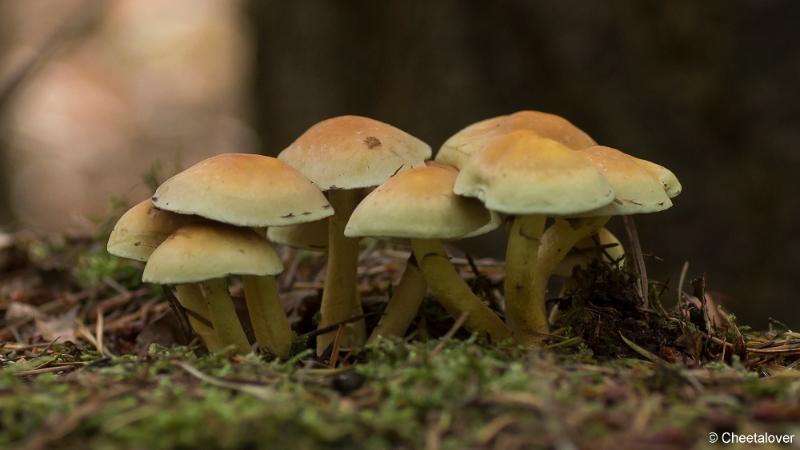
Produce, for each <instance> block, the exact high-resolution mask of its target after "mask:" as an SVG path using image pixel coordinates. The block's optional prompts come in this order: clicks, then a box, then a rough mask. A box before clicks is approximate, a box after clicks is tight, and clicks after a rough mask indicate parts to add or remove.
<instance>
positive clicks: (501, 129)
mask: <svg viewBox="0 0 800 450" xmlns="http://www.w3.org/2000/svg"><path fill="white" fill-rule="evenodd" d="M515 130H530V131H533V132H535V133H536V134H538V135H539V136H541V137H543V138H548V139H552V140H554V141H557V142H560V143H561V144H563V145H565V146H566V147H569V148H571V149H573V150H578V149H581V148H586V147H591V146H593V145H597V143H596V142H595V141H594V139H592V138H591V137H590V136H589V135H588V134H586V133H585V132H583V130H581V129H580V128H578V127H576V126H575V125H573V124H572V123H570V122H569V121H568V120H567V119H565V118H563V117H561V116H557V115H555V114H549V113H544V112H540V111H518V112H515V113H513V114H509V115H505V116H497V117H492V118H490V119H485V120H482V121H480V122H477V123H473V124H472V125H469V126H467V127H466V128H464V129H462V130H461V131H459V132H458V133H456V134H454V135H453V136H451V137H450V138H449V139H447V141H445V143H444V144H442V147H441V148H440V149H439V152H438V153H437V154H436V160H437V161H439V162H441V163H444V164H449V165H451V166H453V167H456V168H459V169H460V168H461V167H462V166H463V165H464V163H465V162H466V161H467V160H468V159H469V158H470V157H471V156H472V155H473V154H475V152H477V151H478V150H480V149H481V148H483V147H485V146H486V145H487V144H488V143H489V141H491V139H494V138H497V137H499V136H502V135H504V134H507V133H510V132H512V131H515Z"/></svg>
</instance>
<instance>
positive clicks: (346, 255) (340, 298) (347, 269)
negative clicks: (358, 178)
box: [317, 189, 366, 354]
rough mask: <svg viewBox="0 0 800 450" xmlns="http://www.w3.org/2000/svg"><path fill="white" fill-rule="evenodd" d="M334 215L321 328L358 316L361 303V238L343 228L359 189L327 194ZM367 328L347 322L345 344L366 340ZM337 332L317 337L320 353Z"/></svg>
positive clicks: (360, 323)
mask: <svg viewBox="0 0 800 450" xmlns="http://www.w3.org/2000/svg"><path fill="white" fill-rule="evenodd" d="M328 200H329V201H330V203H331V206H333V210H334V211H335V214H334V215H333V216H331V217H330V218H329V219H328V220H330V222H329V223H328V265H327V268H326V272H325V286H324V288H323V291H322V305H321V306H320V323H319V327H320V328H325V327H327V326H330V325H333V324H336V323H340V322H343V321H345V320H347V319H350V318H351V317H355V316H359V315H361V314H362V312H361V302H360V300H359V299H358V296H357V291H356V275H357V270H358V239H357V238H349V237H345V235H344V229H345V226H346V225H347V221H348V220H350V215H351V214H352V213H353V210H354V209H355V207H356V205H357V204H358V190H356V189H341V190H332V191H329V193H328ZM365 336H366V328H365V325H364V321H363V320H359V321H356V322H353V323H350V324H348V325H345V335H344V339H345V340H344V341H343V342H344V343H345V345H348V346H358V345H361V344H363V343H364V338H365ZM335 337H336V332H330V333H326V334H322V335H320V336H318V337H317V354H322V353H323V352H324V351H325V349H326V348H327V347H328V346H329V345H330V344H331V343H332V342H333V340H334V338H335Z"/></svg>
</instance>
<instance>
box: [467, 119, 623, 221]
mask: <svg viewBox="0 0 800 450" xmlns="http://www.w3.org/2000/svg"><path fill="white" fill-rule="evenodd" d="M453 189H454V192H455V193H456V194H458V195H464V196H468V197H476V198H478V199H480V200H482V201H483V202H484V204H485V205H486V207H487V208H489V209H491V210H493V211H498V212H501V213H505V214H542V215H548V216H564V215H573V214H576V213H582V212H586V211H591V210H594V209H597V208H600V207H602V206H605V205H607V204H609V203H611V202H612V201H613V199H614V191H613V189H611V186H609V184H608V182H607V181H606V179H605V177H603V175H602V174H601V173H600V171H599V170H598V169H597V168H596V167H595V165H594V164H592V162H591V161H590V160H589V159H587V158H586V157H585V156H584V155H582V154H581V153H580V152H576V151H573V150H571V149H569V148H568V147H566V146H564V145H563V144H560V143H558V142H556V141H554V140H552V139H546V138H542V137H541V136H539V135H538V134H536V133H535V132H532V131H528V130H519V131H513V132H511V133H508V134H506V135H504V136H501V137H499V138H496V139H494V140H492V141H491V143H489V144H488V145H487V147H486V148H484V149H482V150H481V151H480V152H478V153H476V154H475V155H473V157H472V158H470V159H469V160H468V161H467V162H466V163H465V165H464V167H463V169H462V170H461V172H460V173H459V175H458V178H457V179H456V183H455V186H454V188H453Z"/></svg>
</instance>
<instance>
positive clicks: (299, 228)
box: [267, 219, 328, 251]
mask: <svg viewBox="0 0 800 450" xmlns="http://www.w3.org/2000/svg"><path fill="white" fill-rule="evenodd" d="M267 239H269V240H270V241H272V242H274V243H276V244H281V245H288V246H289V247H294V248H301V249H303V250H317V251H325V250H327V248H328V221H327V220H326V219H323V220H316V221H314V222H306V223H298V224H296V225H287V226H284V227H269V229H268V230H267Z"/></svg>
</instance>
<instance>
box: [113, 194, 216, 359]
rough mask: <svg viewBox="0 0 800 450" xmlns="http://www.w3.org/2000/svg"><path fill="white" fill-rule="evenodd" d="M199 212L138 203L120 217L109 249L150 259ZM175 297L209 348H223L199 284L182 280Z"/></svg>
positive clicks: (191, 324)
mask: <svg viewBox="0 0 800 450" xmlns="http://www.w3.org/2000/svg"><path fill="white" fill-rule="evenodd" d="M201 220H202V219H201V218H199V217H197V216H186V215H181V214H175V213H171V212H168V211H161V210H159V209H157V208H156V207H155V206H153V203H152V202H151V201H150V199H147V200H144V201H142V202H140V203H138V204H137V205H136V206H134V207H133V208H131V209H129V210H128V211H127V212H126V213H125V214H123V215H122V217H120V219H119V220H118V221H117V223H116V225H114V229H113V230H112V231H111V236H109V238H108V245H107V249H108V253H110V254H112V255H114V256H119V257H122V258H128V259H133V260H136V261H142V262H146V261H147V260H148V259H149V258H150V255H151V254H152V253H153V251H154V250H155V249H156V248H157V247H158V246H159V245H161V243H162V242H164V240H165V239H167V238H168V237H169V235H171V234H172V233H174V232H175V230H177V229H178V228H180V227H182V226H184V225H187V224H190V223H194V222H198V221H201ZM175 298H177V299H178V302H179V303H180V304H181V306H182V307H183V308H184V309H186V311H187V319H188V321H189V325H190V326H191V327H192V329H193V330H194V331H195V332H196V333H197V335H198V336H200V339H202V340H203V343H204V344H205V346H206V348H208V349H209V350H210V351H216V350H218V349H220V348H221V345H220V342H219V338H218V337H217V335H216V333H215V332H214V329H213V328H212V327H211V325H210V322H209V321H208V316H209V313H208V306H207V305H206V301H205V299H204V298H203V295H202V293H201V292H200V287H199V285H197V284H192V283H189V284H178V285H176V286H175Z"/></svg>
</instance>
